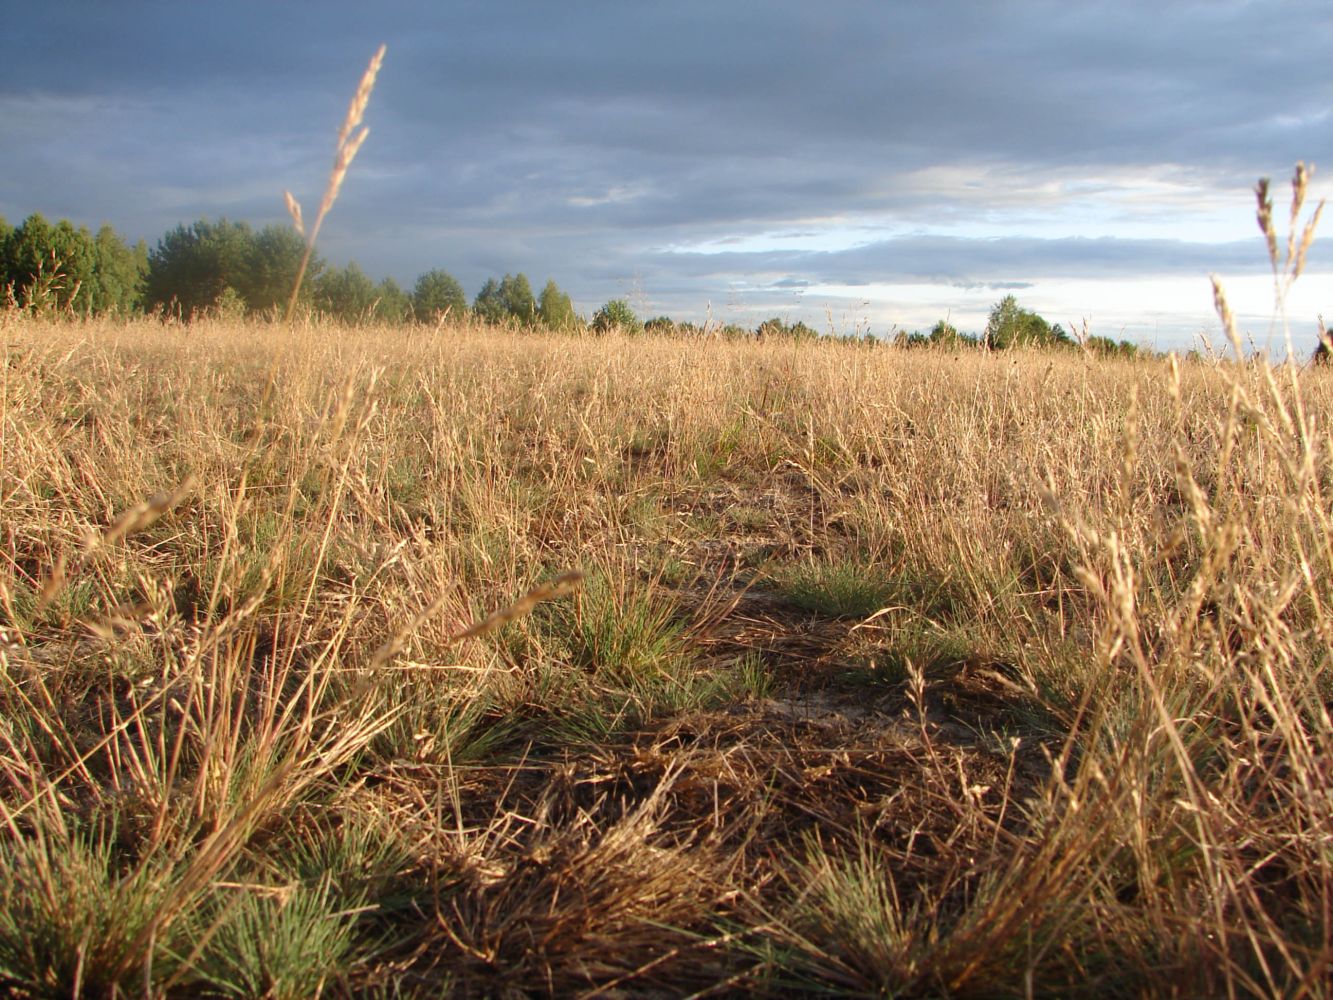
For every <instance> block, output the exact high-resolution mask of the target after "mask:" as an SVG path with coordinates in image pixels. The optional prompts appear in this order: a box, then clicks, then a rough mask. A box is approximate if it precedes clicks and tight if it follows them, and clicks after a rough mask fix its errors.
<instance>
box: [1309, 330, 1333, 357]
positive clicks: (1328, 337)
mask: <svg viewBox="0 0 1333 1000" xmlns="http://www.w3.org/2000/svg"><path fill="white" fill-rule="evenodd" d="M1329 344H1333V328H1330V329H1328V330H1327V331H1325V333H1324V335H1323V336H1321V337H1320V338H1319V343H1318V344H1317V345H1316V346H1315V349H1314V354H1313V355H1311V356H1310V360H1311V361H1312V362H1313V363H1314V364H1317V365H1326V364H1328V363H1329V360H1330V358H1331V357H1333V351H1330V350H1329Z"/></svg>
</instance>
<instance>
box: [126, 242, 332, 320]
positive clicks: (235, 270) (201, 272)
mask: <svg viewBox="0 0 1333 1000" xmlns="http://www.w3.org/2000/svg"><path fill="white" fill-rule="evenodd" d="M304 253H305V244H304V243H303V242H302V241H301V238H300V237H299V236H298V235H297V234H296V233H295V232H293V231H292V230H290V229H288V228H287V227H286V226H276V225H274V226H265V227H264V229H263V230H261V231H260V232H259V233H255V231H254V230H252V229H251V228H250V226H249V225H248V224H246V223H244V222H228V221H227V220H226V219H219V220H218V221H217V222H209V221H208V220H207V219H200V220H199V221H198V222H196V223H194V224H193V225H191V226H188V227H186V226H177V227H176V228H175V229H173V230H171V231H170V232H168V233H166V234H165V235H164V236H163V237H162V239H161V240H159V241H158V244H157V247H156V248H155V249H154V250H153V251H152V252H151V253H150V254H149V255H148V277H147V282H146V286H145V290H144V301H145V305H147V307H148V308H150V309H155V308H162V307H170V308H175V309H178V310H179V311H180V312H181V314H183V315H185V316H191V315H193V314H195V313H198V312H202V311H204V310H206V309H208V308H210V307H211V306H213V305H215V304H216V303H217V301H218V298H219V296H221V295H222V292H223V290H224V289H226V288H231V289H233V290H235V292H236V293H237V294H238V295H240V297H241V299H242V300H243V301H244V302H245V306H246V309H247V310H248V311H249V312H251V313H255V312H263V311H265V310H270V309H277V308H281V306H282V305H283V303H285V302H286V301H287V297H288V296H289V295H290V294H291V290H292V285H293V284H295V282H296V275H297V273H298V272H299V270H300V265H301V257H302V256H303V255H304ZM323 266H324V263H323V261H322V260H320V259H319V258H318V257H313V258H311V261H310V265H309V267H308V268H307V269H306V277H307V281H306V283H305V284H304V285H303V286H302V297H303V298H304V299H305V301H307V302H308V301H310V299H309V296H310V294H311V293H310V289H311V288H312V287H313V286H314V284H315V283H316V281H317V279H318V277H319V273H320V270H321V269H322V268H323Z"/></svg>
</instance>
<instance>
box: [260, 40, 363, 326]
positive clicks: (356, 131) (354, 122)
mask: <svg viewBox="0 0 1333 1000" xmlns="http://www.w3.org/2000/svg"><path fill="white" fill-rule="evenodd" d="M385 49H386V46H384V45H381V46H380V47H379V48H378V49H377V50H376V52H375V54H374V55H373V56H372V57H371V59H370V65H369V66H367V67H366V71H365V73H363V74H362V76H361V83H360V85H359V86H357V88H356V93H355V94H353V95H352V103H351V104H349V105H348V106H347V115H346V117H345V118H343V123H342V128H340V129H339V130H338V145H337V147H336V148H335V149H334V153H333V169H332V170H331V171H330V172H329V182H328V184H327V185H326V186H325V188H324V197H323V198H322V199H321V200H320V203H319V213H318V214H317V215H316V216H315V224H314V225H313V226H312V227H311V228H310V232H309V234H307V233H306V231H305V222H304V220H303V219H302V217H301V203H300V202H299V201H297V200H296V198H295V196H293V195H292V193H291V192H290V191H284V192H283V193H282V195H283V200H284V201H286V203H287V211H288V213H289V214H290V215H291V217H292V225H293V226H295V227H296V231H297V232H298V233H300V234H301V235H302V236H305V237H306V243H305V256H303V257H302V258H301V267H300V270H298V271H297V273H296V281H295V282H293V283H292V294H291V298H289V299H288V300H287V312H286V319H288V320H290V319H291V318H292V311H293V310H294V309H295V308H296V296H297V295H298V294H299V293H300V291H301V282H302V281H304V280H305V272H306V268H307V267H308V266H309V265H310V257H311V255H312V254H313V253H314V252H315V240H316V239H317V238H318V237H319V227H320V226H322V225H323V224H324V216H326V215H328V214H329V209H331V208H333V203H334V202H335V201H337V200H338V191H339V190H341V188H342V184H343V178H345V177H346V176H347V168H348V167H350V166H351V165H352V160H353V159H355V158H356V154H357V150H359V149H360V148H361V144H362V143H363V142H365V141H366V136H367V135H369V134H370V129H369V128H367V127H365V126H363V125H362V124H361V120H362V119H363V118H364V117H365V114H366V105H367V104H369V103H370V92H371V91H372V90H374V89H375V77H377V76H378V75H379V72H380V65H381V64H382V63H383V62H384V52H385Z"/></svg>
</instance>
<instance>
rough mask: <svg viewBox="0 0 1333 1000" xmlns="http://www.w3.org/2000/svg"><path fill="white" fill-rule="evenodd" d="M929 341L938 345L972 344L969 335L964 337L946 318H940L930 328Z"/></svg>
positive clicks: (957, 345)
mask: <svg viewBox="0 0 1333 1000" xmlns="http://www.w3.org/2000/svg"><path fill="white" fill-rule="evenodd" d="M929 339H930V342H931V343H932V344H936V345H938V346H940V347H961V346H962V345H963V344H964V343H968V344H974V343H975V341H974V340H973V339H972V338H971V337H964V336H963V335H962V334H961V333H959V332H958V327H956V326H954V325H953V324H952V323H950V322H949V321H948V320H947V319H942V320H940V321H939V322H937V323H936V324H935V325H934V326H932V327H931V328H930V335H929Z"/></svg>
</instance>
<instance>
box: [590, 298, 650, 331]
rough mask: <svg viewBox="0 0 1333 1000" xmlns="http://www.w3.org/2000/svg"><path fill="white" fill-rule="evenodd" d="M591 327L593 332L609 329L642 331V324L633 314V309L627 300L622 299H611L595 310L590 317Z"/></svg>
mask: <svg viewBox="0 0 1333 1000" xmlns="http://www.w3.org/2000/svg"><path fill="white" fill-rule="evenodd" d="M592 329H593V331H594V332H595V333H607V332H608V331H610V330H622V331H624V332H625V333H642V332H643V324H642V323H640V322H639V317H638V316H635V315H634V310H633V309H631V308H630V305H629V303H628V302H626V301H625V300H624V299H612V300H611V301H610V302H608V303H607V304H606V305H604V306H602V308H600V309H598V310H597V313H596V314H595V315H594V316H593V318H592Z"/></svg>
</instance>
